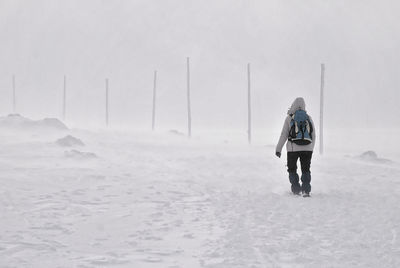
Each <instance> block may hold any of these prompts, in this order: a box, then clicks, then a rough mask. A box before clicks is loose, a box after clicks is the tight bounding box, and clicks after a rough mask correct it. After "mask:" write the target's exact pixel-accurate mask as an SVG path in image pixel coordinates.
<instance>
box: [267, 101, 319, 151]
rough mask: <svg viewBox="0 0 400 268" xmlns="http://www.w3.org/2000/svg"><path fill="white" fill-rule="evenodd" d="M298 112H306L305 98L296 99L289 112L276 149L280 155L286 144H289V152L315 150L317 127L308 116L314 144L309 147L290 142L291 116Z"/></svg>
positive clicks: (308, 145)
mask: <svg viewBox="0 0 400 268" xmlns="http://www.w3.org/2000/svg"><path fill="white" fill-rule="evenodd" d="M297 110H304V111H305V110H306V103H305V101H304V99H303V98H296V99H295V100H294V102H293V104H292V106H291V107H290V109H289V110H288V116H287V117H286V119H285V122H284V124H283V128H282V132H281V136H280V138H279V141H278V144H277V145H276V149H275V151H276V152H279V153H280V152H282V147H283V145H285V142H287V143H286V150H287V151H288V152H300V151H313V150H314V146H315V139H316V134H315V125H314V121H313V120H312V118H311V116H310V115H308V117H309V119H310V122H311V124H312V127H313V131H312V133H311V137H312V142H311V143H310V144H307V145H297V144H296V143H294V142H291V141H289V140H288V138H289V131H290V121H291V120H292V117H291V115H292V114H294V113H295V112H296V111H297Z"/></svg>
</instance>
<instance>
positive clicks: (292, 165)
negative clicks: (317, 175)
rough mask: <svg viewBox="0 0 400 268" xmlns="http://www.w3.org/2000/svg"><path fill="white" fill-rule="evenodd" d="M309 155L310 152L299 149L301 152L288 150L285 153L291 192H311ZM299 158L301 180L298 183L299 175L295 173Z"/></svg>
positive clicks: (310, 155) (310, 154)
mask: <svg viewBox="0 0 400 268" xmlns="http://www.w3.org/2000/svg"><path fill="white" fill-rule="evenodd" d="M311 157H312V152H310V151H301V152H288V153H287V166H288V172H289V181H290V183H291V184H292V192H293V193H294V194H298V193H300V191H302V192H303V193H307V194H309V193H310V192H311V184H310V182H311V172H310V165H311ZM299 158H300V165H301V182H302V185H300V183H299V175H298V174H297V159H299Z"/></svg>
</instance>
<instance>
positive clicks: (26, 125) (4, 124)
mask: <svg viewBox="0 0 400 268" xmlns="http://www.w3.org/2000/svg"><path fill="white" fill-rule="evenodd" d="M0 128H6V129H11V130H28V131H29V130H39V131H40V130H45V131H46V130H68V127H67V126H66V125H65V124H64V123H62V122H61V121H60V120H58V119H56V118H44V119H42V120H32V119H29V118H26V117H23V116H21V115H19V114H10V115H8V116H3V117H0Z"/></svg>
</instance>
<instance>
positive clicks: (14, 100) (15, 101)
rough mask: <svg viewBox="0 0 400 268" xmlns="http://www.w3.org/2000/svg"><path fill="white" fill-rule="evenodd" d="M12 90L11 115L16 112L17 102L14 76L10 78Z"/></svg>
mask: <svg viewBox="0 0 400 268" xmlns="http://www.w3.org/2000/svg"><path fill="white" fill-rule="evenodd" d="M12 88H13V113H14V114H15V113H16V112H17V100H16V92H15V75H13V76H12Z"/></svg>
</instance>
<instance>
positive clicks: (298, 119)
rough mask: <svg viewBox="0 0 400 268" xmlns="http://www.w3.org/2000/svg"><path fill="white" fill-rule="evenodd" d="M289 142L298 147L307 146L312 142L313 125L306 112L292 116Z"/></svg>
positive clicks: (297, 112)
mask: <svg viewBox="0 0 400 268" xmlns="http://www.w3.org/2000/svg"><path fill="white" fill-rule="evenodd" d="M291 116H292V120H291V121H290V131H289V141H291V142H294V143H295V144H297V145H307V144H310V143H311V142H312V135H311V134H312V132H313V125H312V124H311V122H310V119H309V117H308V115H307V112H306V111H303V110H297V111H296V112H295V113H294V114H292V115H291Z"/></svg>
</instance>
